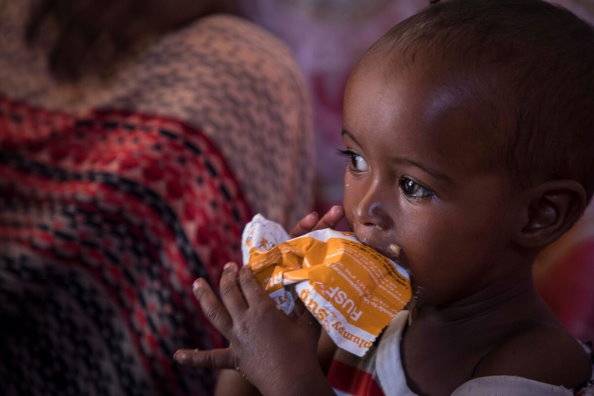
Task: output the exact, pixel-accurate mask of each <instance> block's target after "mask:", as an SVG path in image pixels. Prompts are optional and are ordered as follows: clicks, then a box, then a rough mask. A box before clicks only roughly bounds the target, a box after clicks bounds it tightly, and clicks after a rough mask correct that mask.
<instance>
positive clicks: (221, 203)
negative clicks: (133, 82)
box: [0, 99, 250, 395]
mask: <svg viewBox="0 0 594 396" xmlns="http://www.w3.org/2000/svg"><path fill="white" fill-rule="evenodd" d="M0 132H1V134H0V136H1V140H0V147H1V149H0V240H1V241H2V243H1V245H0V248H1V250H0V301H2V313H1V315H2V318H1V320H0V322H1V323H2V324H3V325H2V327H1V328H0V333H1V335H0V339H1V340H2V342H1V343H0V355H1V356H2V361H3V362H4V363H7V362H9V365H8V367H6V366H3V369H2V371H1V372H0V376H1V380H0V384H1V385H0V387H3V388H4V389H3V391H2V392H0V393H2V394H7V393H8V394H19V395H21V394H28V393H29V392H31V391H33V392H34V393H38V394H76V395H80V394H87V393H96V394H138V395H147V394H152V393H157V394H184V393H190V391H192V392H193V393H194V394H200V393H201V391H202V394H207V393H208V392H209V391H210V389H211V387H212V377H211V376H210V375H209V374H208V373H200V372H196V373H195V374H194V375H192V374H191V373H189V372H184V373H182V372H181V371H180V369H179V368H178V367H176V366H175V365H174V363H173V361H172V359H171V356H172V354H173V352H174V351H175V349H177V348H179V347H182V346H196V347H200V348H210V347H213V346H215V345H221V344H222V340H221V337H220V336H218V335H217V333H216V332H215V331H214V330H213V329H212V328H211V327H209V326H208V325H207V321H206V320H204V319H203V318H202V317H201V313H200V310H199V309H198V306H197V303H196V302H195V300H194V299H193V298H191V296H190V292H189V291H190V290H191V283H192V281H193V280H194V279H195V278H196V277H198V276H203V277H207V278H209V279H218V278H219V275H220V271H221V268H222V266H223V264H224V263H225V262H227V261H229V260H231V259H233V260H238V259H239V254H238V253H239V251H240V248H239V246H238V241H239V240H240V235H241V226H242V224H243V223H245V221H246V220H247V219H249V217H250V210H249V209H248V205H247V203H246V201H245V199H244V198H243V196H242V193H241V191H240V189H239V187H238V184H237V182H236V180H235V178H234V176H233V174H232V173H231V171H230V170H229V167H228V166H227V164H226V162H225V160H224V158H223V157H222V155H221V154H220V152H219V151H218V150H217V149H216V148H215V147H214V145H213V144H212V143H211V142H210V141H209V140H208V139H207V138H206V137H205V136H204V134H203V133H202V132H201V131H200V130H197V129H194V128H190V127H188V126H186V125H184V124H182V123H180V122H177V121H173V120H168V119H165V118H160V117H151V116H146V115H139V114H134V113H126V112H118V111H102V112H97V113H96V114H94V115H93V116H91V117H86V118H84V119H77V118H74V117H70V116H68V115H66V114H60V113H52V112H47V111H43V110H39V109H34V108H30V107H28V106H25V105H20V104H16V103H14V102H11V101H9V100H7V99H1V100H0ZM90 384H92V386H95V388H94V389H93V390H92V391H91V389H90V388H88V386H89V385H90Z"/></svg>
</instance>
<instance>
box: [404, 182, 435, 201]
mask: <svg viewBox="0 0 594 396" xmlns="http://www.w3.org/2000/svg"><path fill="white" fill-rule="evenodd" d="M399 184H400V189H401V190H402V192H404V195H406V196H407V197H409V198H429V197H432V196H434V195H435V194H434V193H433V191H431V190H429V189H428V188H426V187H423V186H422V185H420V184H419V183H417V182H415V181H414V180H412V179H410V178H408V177H402V178H401V179H400V181H399Z"/></svg>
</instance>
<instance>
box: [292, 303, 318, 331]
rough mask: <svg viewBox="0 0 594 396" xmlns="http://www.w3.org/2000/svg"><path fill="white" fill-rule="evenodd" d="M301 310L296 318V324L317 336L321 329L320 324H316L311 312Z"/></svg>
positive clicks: (305, 309)
mask: <svg viewBox="0 0 594 396" xmlns="http://www.w3.org/2000/svg"><path fill="white" fill-rule="evenodd" d="M303 308H304V309H303V311H302V312H301V314H300V315H299V316H298V317H297V322H298V323H299V324H301V325H302V326H304V327H306V328H309V329H310V330H311V332H312V333H314V334H316V335H318V334H319V332H320V330H321V328H322V326H321V325H320V322H318V321H317V320H316V318H314V316H313V315H312V314H311V312H309V311H308V310H307V308H305V307H303Z"/></svg>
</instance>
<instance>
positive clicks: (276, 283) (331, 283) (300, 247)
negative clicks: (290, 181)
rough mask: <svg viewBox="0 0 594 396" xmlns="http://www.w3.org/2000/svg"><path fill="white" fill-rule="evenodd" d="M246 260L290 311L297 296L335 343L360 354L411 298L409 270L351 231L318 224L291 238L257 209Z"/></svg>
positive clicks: (247, 234)
mask: <svg viewBox="0 0 594 396" xmlns="http://www.w3.org/2000/svg"><path fill="white" fill-rule="evenodd" d="M242 250H243V260H244V265H248V266H249V267H250V268H251V270H252V271H253V273H254V275H255V277H256V279H257V281H258V282H259V283H260V285H262V287H263V288H264V289H265V290H266V291H267V292H268V293H269V295H270V297H271V298H272V299H273V300H274V301H275V302H276V304H277V307H278V308H279V309H281V310H282V311H283V312H285V313H286V314H290V313H291V312H292V311H293V309H294V306H295V298H299V299H300V300H301V301H302V302H303V304H304V305H305V307H306V308H307V309H308V310H309V311H310V312H311V314H312V315H313V316H314V317H315V318H316V319H317V320H318V322H319V323H320V324H321V325H322V327H323V328H324V330H325V331H326V332H327V333H328V335H329V336H330V338H332V340H333V341H334V342H335V343H336V345H337V346H338V347H340V348H342V349H344V350H346V351H349V352H351V353H353V354H355V355H357V356H363V355H365V353H366V352H367V350H369V348H370V347H371V346H372V345H373V342H374V341H375V339H376V337H377V336H378V335H379V334H380V333H381V331H382V330H383V329H384V328H385V327H386V326H387V325H388V323H389V322H390V321H391V320H392V318H394V316H395V315H396V313H398V312H399V311H400V310H402V309H403V308H404V306H405V305H406V304H407V303H408V301H409V300H410V298H411V287H410V281H409V277H408V274H407V273H406V271H405V270H404V269H403V268H402V267H400V266H399V265H398V264H396V263H395V262H393V261H392V260H390V259H388V258H387V257H385V256H383V255H381V254H380V253H378V252H376V251H375V250H373V249H372V248H370V247H369V246H367V245H364V244H363V243H361V242H359V241H358V240H357V239H356V238H355V236H354V235H353V234H352V233H344V232H340V231H335V230H331V229H324V230H317V231H313V232H310V233H308V234H305V235H303V236H300V237H298V238H294V239H289V236H288V234H287V233H286V231H285V230H284V229H283V228H282V227H281V226H280V225H279V224H277V223H274V222H272V221H269V220H267V219H265V218H264V217H263V216H261V215H256V216H255V217H254V219H252V221H251V222H250V223H249V224H248V225H247V226H246V228H245V229H244V232H243V236H242Z"/></svg>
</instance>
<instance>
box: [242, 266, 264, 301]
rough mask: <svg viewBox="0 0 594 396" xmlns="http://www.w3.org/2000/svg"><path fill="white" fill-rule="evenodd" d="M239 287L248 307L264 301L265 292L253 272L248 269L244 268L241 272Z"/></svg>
mask: <svg viewBox="0 0 594 396" xmlns="http://www.w3.org/2000/svg"><path fill="white" fill-rule="evenodd" d="M239 285H240V286H241V290H242V291H243V295H244V296H245V300H246V301H247V303H248V305H250V306H251V305H253V304H257V303H258V302H260V301H262V297H263V296H264V291H263V290H262V287H260V285H259V284H258V282H256V279H255V278H254V275H253V274H252V271H251V270H250V269H249V268H248V267H243V268H242V269H241V270H240V271H239Z"/></svg>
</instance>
